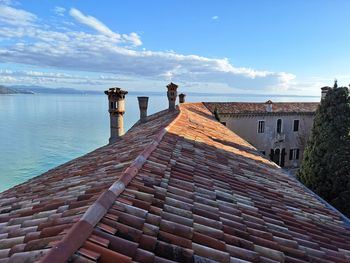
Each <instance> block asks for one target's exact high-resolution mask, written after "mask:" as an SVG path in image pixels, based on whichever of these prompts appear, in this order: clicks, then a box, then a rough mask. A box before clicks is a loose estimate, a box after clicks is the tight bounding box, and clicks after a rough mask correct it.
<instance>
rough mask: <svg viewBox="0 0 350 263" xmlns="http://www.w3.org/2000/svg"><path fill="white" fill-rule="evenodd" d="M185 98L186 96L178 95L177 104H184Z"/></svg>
mask: <svg viewBox="0 0 350 263" xmlns="http://www.w3.org/2000/svg"><path fill="white" fill-rule="evenodd" d="M185 97H186V94H184V93H181V94H180V95H179V102H180V103H184V102H185Z"/></svg>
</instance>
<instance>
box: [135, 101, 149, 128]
mask: <svg viewBox="0 0 350 263" xmlns="http://www.w3.org/2000/svg"><path fill="white" fill-rule="evenodd" d="M137 99H138V101H139V108H140V121H141V122H146V119H147V107H148V97H137Z"/></svg>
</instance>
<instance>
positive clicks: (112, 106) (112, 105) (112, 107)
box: [111, 101, 114, 109]
mask: <svg viewBox="0 0 350 263" xmlns="http://www.w3.org/2000/svg"><path fill="white" fill-rule="evenodd" d="M111 109H114V103H113V101H111Z"/></svg>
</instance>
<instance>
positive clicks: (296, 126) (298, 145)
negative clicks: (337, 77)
mask: <svg viewBox="0 0 350 263" xmlns="http://www.w3.org/2000/svg"><path fill="white" fill-rule="evenodd" d="M318 105H319V103H304V102H301V103H273V102H272V101H267V102H265V103H244V102H231V103H230V102H229V103H227V102H225V103H220V102H219V103H206V106H207V107H208V108H209V109H210V110H211V111H212V112H214V111H216V112H217V113H218V115H219V117H220V121H221V123H222V124H224V125H226V126H227V127H228V128H229V129H231V130H232V131H234V132H235V133H237V134H238V135H239V136H241V137H242V138H244V139H245V140H247V141H248V142H249V143H250V144H252V145H253V146H254V147H256V148H257V149H258V150H259V151H260V152H261V153H262V154H263V155H265V156H266V157H267V158H269V159H270V160H272V161H274V162H275V163H276V164H278V165H280V166H281V167H287V168H296V167H299V165H300V162H301V160H302V158H303V152H304V149H305V146H306V142H307V140H308V138H309V135H310V132H311V128H312V126H313V120H314V117H315V113H316V109H317V107H318Z"/></svg>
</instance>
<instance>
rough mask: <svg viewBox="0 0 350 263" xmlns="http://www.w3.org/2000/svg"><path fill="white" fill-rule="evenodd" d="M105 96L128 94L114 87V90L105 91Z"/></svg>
mask: <svg viewBox="0 0 350 263" xmlns="http://www.w3.org/2000/svg"><path fill="white" fill-rule="evenodd" d="M105 94H106V95H109V94H117V95H119V94H120V95H125V94H128V92H127V91H126V90H122V89H121V88H118V87H114V88H109V89H108V90H106V91H105Z"/></svg>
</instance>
